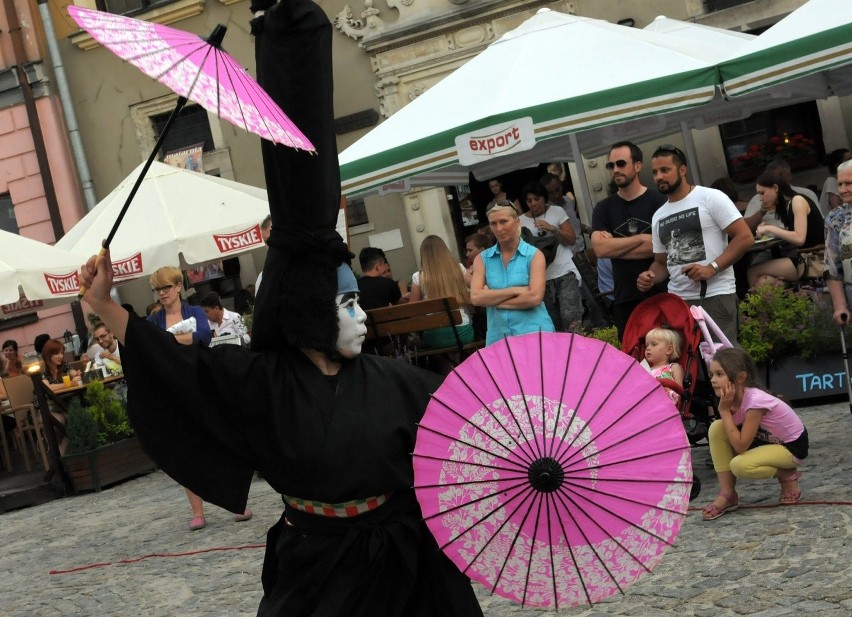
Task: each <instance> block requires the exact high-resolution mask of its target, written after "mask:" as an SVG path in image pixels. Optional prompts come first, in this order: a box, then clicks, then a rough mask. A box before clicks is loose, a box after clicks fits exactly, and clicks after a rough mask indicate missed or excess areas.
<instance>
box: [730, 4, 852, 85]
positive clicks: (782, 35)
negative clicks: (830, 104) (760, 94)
mask: <svg viewBox="0 0 852 617" xmlns="http://www.w3.org/2000/svg"><path fill="white" fill-rule="evenodd" d="M719 72H720V75H721V77H722V82H723V86H724V90H725V94H726V96H727V97H729V98H734V97H740V96H743V95H746V94H749V93H752V92H757V91H761V90H764V89H766V88H771V87H775V88H776V90H777V91H778V92H780V93H784V94H786V95H787V96H796V95H798V96H806V97H810V98H811V99H815V98H825V97H827V96H831V95H838V96H843V95H846V94H850V93H852V2H850V1H849V0H840V1H838V0H810V1H809V2H807V3H806V4H803V5H802V6H801V7H799V8H798V9H796V10H795V11H793V12H792V13H790V14H789V15H788V16H787V17H785V18H784V19H782V20H781V21H779V22H778V23H777V24H775V25H774V26H772V27H771V28H769V29H768V30H766V31H765V32H764V33H762V34H761V35H760V36H758V37H757V38H756V39H755V40H754V41H752V42H750V43H748V44H747V45H745V46H743V47H742V48H740V49H739V50H737V51H736V52H735V53H732V54H730V56H729V57H728V58H726V59H725V60H723V61H722V62H721V63H720V64H719Z"/></svg>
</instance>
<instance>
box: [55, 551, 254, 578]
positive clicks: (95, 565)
mask: <svg viewBox="0 0 852 617" xmlns="http://www.w3.org/2000/svg"><path fill="white" fill-rule="evenodd" d="M250 548H266V544H246V545H243V546H214V547H212V548H203V549H200V550H197V551H187V552H185V553H149V554H148V555H142V556H141V557H132V558H130V559H121V560H119V561H114V562H113V561H104V562H101V563H90V564H88V565H85V566H77V567H76V568H69V569H67V570H50V571H49V572H48V574H69V573H71V572H80V571H82V570H91V569H93V568H103V567H105V566H112V565H116V564H124V563H136V562H137V561H143V560H145V559H152V558H154V557H188V556H190V555H200V554H202V553H213V552H216V551H242V550H245V549H250Z"/></svg>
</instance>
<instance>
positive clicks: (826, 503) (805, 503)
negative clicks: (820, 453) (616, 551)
mask: <svg viewBox="0 0 852 617" xmlns="http://www.w3.org/2000/svg"><path fill="white" fill-rule="evenodd" d="M790 506H852V501H799V502H796V503H768V504H752V505H742V506H740V510H759V509H764V508H789V507H790ZM701 510H702V508H701V507H699V506H691V507H690V508H689V511H692V512H700V511H701ZM255 548H266V544H246V545H244V546H214V547H212V548H204V549H200V550H197V551H187V552H185V553H149V554H148V555H142V556H141V557H132V558H129V559H120V560H119V561H115V562H113V561H104V562H101V563H90V564H88V565H85V566H77V567H76V568H69V569H67V570H50V571H49V572H48V574H70V573H72V572H81V571H83V570H91V569H93V568H104V567H106V566H112V565H116V564H128V563H136V562H139V561H144V560H145V559H153V558H155V557H158V558H159V557H188V556H190V555H200V554H203V553H213V552H216V551H241V550H245V549H255Z"/></svg>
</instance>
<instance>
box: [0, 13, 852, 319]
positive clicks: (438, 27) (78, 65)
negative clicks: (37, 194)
mask: <svg viewBox="0 0 852 617" xmlns="http://www.w3.org/2000/svg"><path fill="white" fill-rule="evenodd" d="M803 3H804V0H752V1H750V2H736V1H735V0H715V1H710V0H705V1H701V0H618V1H616V0H570V1H569V0H559V1H556V2H553V1H547V0H324V1H323V3H322V6H323V8H324V9H325V10H326V12H327V13H328V15H329V17H330V19H332V21H333V22H334V25H335V28H336V30H337V32H336V35H335V37H334V42H333V45H334V49H333V52H334V66H335V83H336V87H335V110H336V117H337V120H338V148H339V150H343V149H344V148H346V147H347V146H348V145H350V144H352V143H353V142H354V141H355V140H357V139H358V138H359V137H361V136H362V135H364V134H365V133H366V132H367V131H369V130H370V128H372V127H373V126H375V125H376V124H377V123H378V122H381V120H382V119H384V118H387V117H389V116H390V115H392V114H393V113H394V112H396V111H397V110H399V109H400V108H402V107H403V106H404V105H406V104H407V103H408V102H410V101H412V100H414V99H416V98H417V97H418V96H419V95H420V94H421V93H422V92H424V91H426V90H427V89H428V88H429V87H431V86H432V85H433V84H435V83H437V82H438V81H439V80H440V79H441V78H442V77H444V76H445V75H447V74H449V73H450V72H452V71H453V70H454V69H456V68H457V67H459V66H461V65H462V64H463V63H464V62H466V61H467V60H469V59H470V58H472V57H473V56H475V55H476V54H477V53H479V52H480V51H482V50H483V49H484V48H485V47H486V46H487V45H489V44H490V43H491V42H493V41H495V40H497V39H498V38H499V37H500V36H501V35H502V34H504V33H505V32H508V31H509V30H511V29H513V28H515V27H516V26H517V25H519V24H520V23H522V22H523V21H524V20H525V19H527V18H529V17H530V16H532V15H533V14H534V13H535V11H537V10H538V9H539V8H542V7H548V8H550V9H552V10H556V11H562V12H566V13H575V14H578V15H582V16H587V17H593V18H598V19H604V20H607V21H610V22H619V23H622V24H624V25H632V26H633V27H636V28H641V27H643V26H645V25H647V24H648V23H650V22H651V21H652V20H653V19H654V18H655V17H656V16H657V15H666V16H667V17H670V18H675V19H681V20H693V21H696V22H698V23H703V24H707V25H712V26H716V27H722V28H727V29H733V30H739V31H754V30H755V29H760V28H765V27H768V26H769V25H771V24H772V23H774V22H776V21H778V20H779V19H781V18H783V17H784V16H786V15H787V14H789V13H790V12H791V11H793V10H795V9H796V8H797V7H798V6H800V5H801V4H803ZM76 4H78V5H83V6H89V7H90V8H101V9H106V10H110V11H112V12H116V13H127V14H129V15H132V16H134V17H137V18H140V19H147V20H151V21H156V22H159V23H166V24H170V25H172V26H173V27H176V28H181V29H184V30H187V31H191V32H195V33H198V34H200V35H202V36H204V35H206V34H207V33H209V32H210V31H211V30H212V29H213V27H214V26H215V25H216V24H218V23H221V24H226V25H227V26H228V28H229V30H228V34H227V36H226V37H225V41H224V44H223V47H224V48H225V49H227V50H228V51H229V52H230V53H231V54H232V55H234V56H235V57H236V58H237V60H238V61H240V62H241V63H242V64H243V65H244V66H246V67H247V68H248V69H249V71H250V72H252V73H253V72H254V52H253V43H252V39H251V36H250V34H249V29H248V21H249V19H250V18H251V15H250V12H249V2H246V1H245V0H174V1H168V0H166V1H160V2H151V1H149V0H122V1H120V2H119V1H116V0H76ZM51 14H52V15H53V18H54V24H55V29H56V36H57V40H58V43H59V49H60V55H61V58H62V61H63V64H64V71H65V72H66V74H67V76H68V81H69V84H70V97H71V103H72V105H73V108H74V109H75V110H76V113H77V118H78V120H79V124H80V135H81V138H82V143H83V149H84V150H85V155H86V157H87V159H88V165H89V168H90V169H91V176H92V183H93V187H94V193H95V194H96V195H97V197H98V198H102V197H104V196H105V195H106V194H107V193H109V191H110V190H112V188H114V187H115V186H116V185H117V184H118V183H119V182H120V181H121V180H123V179H124V178H125V176H126V175H127V174H129V173H130V172H131V171H132V170H133V169H134V168H135V167H136V166H137V165H138V164H139V163H140V162H142V161H143V160H144V158H145V157H146V156H147V153H148V151H149V149H150V148H151V146H152V144H153V143H154V141H155V140H156V137H157V135H158V127H159V126H161V123H162V119H163V115H164V114H166V113H167V112H168V111H169V110H170V109H171V107H172V106H173V105H174V101H175V95H174V94H172V93H171V92H169V91H168V90H167V89H166V88H165V87H164V86H162V85H160V84H159V83H157V82H156V81H154V80H152V79H149V78H148V77H146V76H144V75H142V74H141V73H139V72H138V71H137V70H136V69H135V68H134V67H132V66H129V65H127V64H125V63H123V62H122V61H121V60H119V59H118V58H116V57H115V56H114V55H113V54H112V53H111V52H109V51H108V50H105V49H103V48H101V47H100V46H99V45H98V44H97V43H96V42H95V41H94V40H93V39H92V38H91V37H90V36H89V35H88V34H86V33H82V32H79V31H78V29H77V28H76V26H75V25H74V24H73V22H71V20H70V19H69V18H68V16H67V14H65V13H64V11H63V10H62V3H60V2H58V0H57V1H56V2H55V4H53V5H52V10H51ZM4 32H5V29H4ZM34 47H35V46H34ZM35 52H36V49H33V53H35ZM606 52H607V50H606V48H605V47H604V44H603V42H602V47H601V49H599V50H580V49H578V50H577V58H548V57H547V55H546V50H545V51H543V54H542V57H543V59H544V61H548V62H552V63H553V65H554V70H555V73H556V74H557V75H558V67H559V64H560V63H561V62H571V61H577V60H578V59H579V60H580V61H583V59H584V58H586V59H588V58H590V57H593V56H594V54H596V53H606ZM628 60H629V59H625V61H626V63H627V64H626V66H628V67H629V62H628ZM464 96H465V93H464V92H460V93H459V97H464ZM850 106H852V104H850V102H849V101H848V100H845V99H836V98H835V99H834V100H829V101H825V102H818V103H815V104H814V109H815V110H816V111H815V112H814V113H816V117H817V118H818V121H819V122H818V129H819V130H820V132H821V134H820V135H819V139H820V142H821V144H822V148H823V150H825V151H828V150H831V149H834V148H837V147H843V146H846V145H847V144H848V143H850V128H849V126H848V125H847V123H846V122H844V116H848V114H849V112H850V111H852V110H850ZM45 107H49V105H48V104H47V102H45ZM189 107H190V108H192V107H194V106H192V105H190V106H189ZM190 112H191V113H190V114H189V116H188V117H187V118H186V119H182V122H184V124H185V129H186V132H185V133H183V135H184V137H182V139H184V140H185V141H184V142H183V143H174V144H173V146H174V147H178V146H186V145H189V142H193V143H194V142H199V143H203V144H204V154H203V159H204V168H205V171H207V172H208V173H216V174H218V175H221V176H223V177H227V178H231V179H234V180H237V181H238V182H243V183H246V184H251V185H255V186H263V171H262V167H261V165H262V164H261V159H260V149H259V147H258V145H259V144H258V138H257V137H255V136H254V135H250V134H247V133H245V132H242V131H240V130H238V129H235V128H233V127H231V126H230V125H229V124H228V123H226V122H224V121H220V120H219V119H218V118H216V117H213V116H211V115H209V114H207V113H206V112H203V111H200V110H198V109H195V110H192V109H190ZM18 114H19V116H18V117H20V112H18ZM2 125H3V124H2V116H0V126H2ZM60 126H61V124H60ZM731 130H732V131H733V129H731ZM679 139H680V136H678V135H675V136H672V137H671V139H666V141H673V142H674V143H679V142H678V140H679ZM693 139H694V141H695V146H696V150H697V152H698V158H699V163H700V167H701V169H702V174H703V176H704V177H703V178H702V180H703V181H704V182H705V183H708V184H709V182H710V181H711V180H712V179H713V178H715V177H717V176H722V175H729V173H730V171H731V170H730V168H729V165H730V157H731V156H733V154H732V153H734V152H736V149H735V148H733V149H732V146H736V145H737V144H734V143H733V140H735V139H736V134H735V133H733V132H732V133H731V134H730V135H727V136H726V135H725V134H723V129H720V128H718V127H713V128H707V129H703V130H694V131H693ZM728 142H731V143H730V144H729V143H728ZM640 145H642V146H643V147H644V148H645V149H646V150H647V149H653V146H654V145H655V144H640ZM582 164H583V165H584V167H585V171H586V175H587V177H588V181H589V188H590V195H591V198H590V201H591V202H592V203H590V204H582V205H583V206H584V210H588V209H589V208H590V207H591V205H593V203H594V202H596V201H597V200H598V199H601V198H603V197H604V196H605V195H606V188H607V182H608V176H607V175H606V173H605V171H604V169H603V165H602V164H601V162H600V160H599V159H597V160H596V159H592V160H586V161H583V162H582ZM573 171H574V172H575V173H574V174H572V175H573V176H574V177H575V178H576V177H577V175H576V171H577V170H576V167H574V170H573ZM825 173H826V172H825V169H824V168H823V167H822V166H816V167H812V168H811V169H809V170H806V172H802V175H801V179H799V177H797V180H798V181H799V182H801V183H803V184H810V183H817V179H818V183H819V185H820V186H821V181H822V178H824V176H825ZM72 181H73V178H71V179H69V186H73V187H74V188H75V189H77V187H78V186H79V183H74V182H72ZM748 186H749V182H748V181H745V182H743V187H744V189H748ZM752 188H753V187H752ZM471 189H472V187H438V188H434V189H425V190H421V189H418V190H413V191H401V192H388V193H387V194H384V195H377V196H371V197H367V198H365V199H363V200H361V199H353V200H351V202H350V204H349V221H350V227H349V234H350V245H351V248H352V250H353V252H355V253H357V252H358V251H359V250H360V249H361V248H362V247H364V246H367V245H377V246H381V247H382V248H384V249H385V250H386V252H387V254H388V257H389V259H390V261H391V265H392V267H393V270H394V273H395V275H396V276H397V277H399V278H402V279H407V278H409V277H410V276H411V274H412V273H413V272H414V271H416V270H417V268H418V259H419V257H418V254H419V246H420V242H421V241H422V239H423V238H424V237H425V236H426V235H429V234H437V235H440V236H442V237H444V238H445V240H446V241H447V242H448V244H449V246H450V247H451V248H453V249H455V250H456V251H457V252H459V253H461V250H460V249H463V247H461V246H460V244H461V241H462V238H463V237H464V233H465V229H464V227H463V223H462V219H461V215H460V209H459V206H458V203H459V202H460V201H461V200H463V199H465V198H467V199H470V198H471V197H470V195H466V194H465V191H466V190H467V191H468V192H471ZM69 199H70V198H69ZM75 199H76V200H77V206H76V207H77V208H78V209H79V202H80V198H79V197H75ZM38 224H41V223H38ZM42 227H43V225H42V226H41V227H38V229H42ZM42 237H44V239H49V237H48V235H45V236H42ZM460 257H461V255H460ZM260 259H261V257H254V258H250V257H246V258H243V259H241V263H242V264H243V268H242V270H243V272H244V276H243V279H244V280H243V282H244V283H247V282H248V281H249V280H253V275H252V273H253V272H254V271H255V270H256V269H257V268H258V267H259V266H260V261H259V260H260ZM121 294H122V299H123V300H124V301H128V302H130V303H131V304H133V305H134V307H136V308H137V310H140V309H141V308H142V307H144V305H145V304H146V303H147V302H149V301H150V292H149V291H148V290H147V285H141V286H140V287H139V289H138V290H135V289H133V288H132V286H129V287H127V288H122V290H121Z"/></svg>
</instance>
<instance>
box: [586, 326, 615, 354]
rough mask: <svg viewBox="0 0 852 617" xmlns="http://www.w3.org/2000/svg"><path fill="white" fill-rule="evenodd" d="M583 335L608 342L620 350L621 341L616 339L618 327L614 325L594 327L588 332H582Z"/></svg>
mask: <svg viewBox="0 0 852 617" xmlns="http://www.w3.org/2000/svg"><path fill="white" fill-rule="evenodd" d="M582 334H583V336H587V337H589V338H593V339H597V340H599V341H603V342H604V343H609V344H610V345H612V346H613V347H615V348H616V349H618V350H619V351H621V341H620V340H619V339H618V329H617V328H616V327H615V326H607V327H605V328H594V329H592V330H590V331H588V332H583V333H582Z"/></svg>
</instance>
